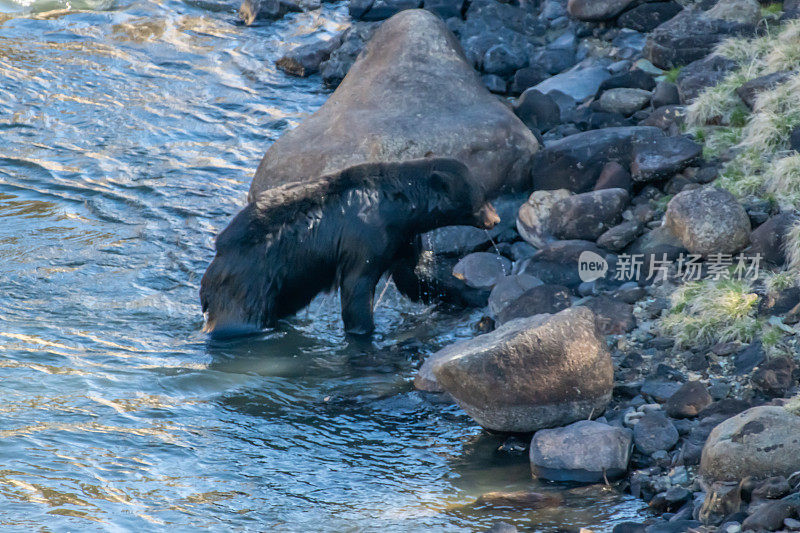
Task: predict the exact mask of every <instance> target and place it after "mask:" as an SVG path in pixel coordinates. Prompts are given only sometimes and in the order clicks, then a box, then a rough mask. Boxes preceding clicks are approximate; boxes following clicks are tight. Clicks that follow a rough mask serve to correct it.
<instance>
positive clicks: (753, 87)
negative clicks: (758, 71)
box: [736, 71, 796, 109]
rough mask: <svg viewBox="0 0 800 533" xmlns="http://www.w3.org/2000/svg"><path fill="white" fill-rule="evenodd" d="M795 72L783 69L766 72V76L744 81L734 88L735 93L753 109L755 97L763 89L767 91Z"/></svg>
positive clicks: (786, 79)
mask: <svg viewBox="0 0 800 533" xmlns="http://www.w3.org/2000/svg"><path fill="white" fill-rule="evenodd" d="M795 74H796V73H795V72H789V71H783V72H774V73H772V74H767V75H766V76H759V77H758V78H755V79H752V80H750V81H748V82H746V83H744V84H743V85H742V86H741V87H739V88H738V89H736V94H738V95H739V98H741V99H742V101H743V102H744V103H745V104H746V105H747V107H749V108H750V109H753V106H754V105H755V103H756V98H757V97H758V95H759V94H761V93H762V92H764V91H768V90H770V89H772V88H774V87H776V86H777V85H780V84H782V83H784V82H786V81H789V79H790V78H791V77H792V76H794V75H795Z"/></svg>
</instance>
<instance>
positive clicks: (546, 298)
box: [497, 274, 572, 324]
mask: <svg viewBox="0 0 800 533" xmlns="http://www.w3.org/2000/svg"><path fill="white" fill-rule="evenodd" d="M523 275H524V274H523ZM531 277H532V276H531ZM571 304H572V299H571V298H570V293H569V289H567V288H566V287H564V286H563V285H537V286H535V287H532V288H530V289H527V290H525V291H524V292H523V293H522V294H520V295H519V296H518V297H517V298H515V299H514V300H512V301H511V302H509V303H508V304H507V305H506V306H505V307H504V308H503V309H502V310H501V311H500V312H499V313H497V322H498V323H499V324H505V323H506V322H510V321H512V320H515V319H517V318H527V317H531V316H534V315H540V314H544V313H549V314H554V313H558V312H559V311H563V310H564V309H567V308H568V307H569V306H570V305H571Z"/></svg>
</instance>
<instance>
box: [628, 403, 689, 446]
mask: <svg viewBox="0 0 800 533" xmlns="http://www.w3.org/2000/svg"><path fill="white" fill-rule="evenodd" d="M633 442H634V444H635V445H636V449H637V450H639V451H640V452H641V453H643V454H645V455H651V454H653V453H655V452H657V451H659V450H665V451H670V450H671V449H672V448H673V446H675V444H676V443H677V442H678V430H677V429H675V426H674V425H673V423H672V422H671V421H670V420H669V419H668V418H667V417H666V416H664V413H662V412H661V411H651V412H649V413H647V414H645V415H644V416H643V417H642V418H641V419H639V422H637V424H636V425H635V426H634V427H633Z"/></svg>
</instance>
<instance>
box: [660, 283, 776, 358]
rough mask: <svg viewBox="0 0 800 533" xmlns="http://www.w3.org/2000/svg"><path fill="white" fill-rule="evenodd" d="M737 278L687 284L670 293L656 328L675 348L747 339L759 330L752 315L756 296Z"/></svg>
mask: <svg viewBox="0 0 800 533" xmlns="http://www.w3.org/2000/svg"><path fill="white" fill-rule="evenodd" d="M751 289H752V288H751V285H750V284H749V283H748V282H745V281H739V280H719V281H714V280H705V281H697V282H691V283H687V284H686V285H683V286H682V287H680V288H679V289H678V290H676V291H675V293H674V294H673V296H672V302H671V308H670V310H669V312H668V313H667V314H666V315H665V316H663V317H662V318H661V319H660V321H659V328H660V330H661V331H662V332H663V333H664V334H666V335H669V336H672V337H674V339H675V343H676V345H678V346H679V347H688V346H709V345H712V344H714V343H717V342H728V341H740V342H750V341H752V340H753V338H754V337H755V336H756V335H757V334H758V332H759V331H760V329H761V322H760V320H759V319H758V318H757V317H756V316H755V314H756V307H757V304H758V295H757V294H755V293H754V292H752V290H751Z"/></svg>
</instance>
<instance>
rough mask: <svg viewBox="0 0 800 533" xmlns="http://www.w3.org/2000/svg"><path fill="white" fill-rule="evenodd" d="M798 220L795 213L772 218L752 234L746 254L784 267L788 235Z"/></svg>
mask: <svg viewBox="0 0 800 533" xmlns="http://www.w3.org/2000/svg"><path fill="white" fill-rule="evenodd" d="M796 220H797V217H796V215H794V214H793V213H781V214H779V215H775V216H774V217H771V218H770V219H768V220H767V221H766V222H764V223H763V224H761V225H760V226H759V227H757V228H756V229H754V230H753V231H752V233H750V246H748V247H747V248H746V249H745V253H746V254H748V255H755V254H761V259H763V260H764V261H766V262H767V263H771V264H773V265H777V266H781V265H783V264H784V263H785V262H786V251H785V242H786V234H787V233H788V231H789V229H790V228H791V226H792V224H794V222H795V221H796ZM787 311H788V309H787Z"/></svg>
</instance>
